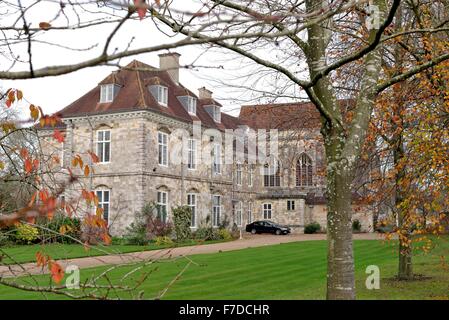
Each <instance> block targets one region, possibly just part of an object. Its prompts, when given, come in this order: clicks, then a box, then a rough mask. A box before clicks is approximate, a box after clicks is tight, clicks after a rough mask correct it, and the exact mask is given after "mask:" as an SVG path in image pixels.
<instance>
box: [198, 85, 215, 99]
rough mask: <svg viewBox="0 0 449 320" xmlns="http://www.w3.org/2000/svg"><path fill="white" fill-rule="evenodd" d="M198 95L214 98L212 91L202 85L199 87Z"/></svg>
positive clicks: (203, 97)
mask: <svg viewBox="0 0 449 320" xmlns="http://www.w3.org/2000/svg"><path fill="white" fill-rule="evenodd" d="M198 97H199V98H200V99H212V91H210V90H208V89H206V87H202V88H199V89H198Z"/></svg>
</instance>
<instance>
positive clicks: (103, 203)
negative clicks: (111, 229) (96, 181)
mask: <svg viewBox="0 0 449 320" xmlns="http://www.w3.org/2000/svg"><path fill="white" fill-rule="evenodd" d="M96 195H97V198H98V208H101V209H103V219H104V220H106V222H108V223H109V205H110V201H111V199H110V191H109V190H106V189H103V190H97V191H96Z"/></svg>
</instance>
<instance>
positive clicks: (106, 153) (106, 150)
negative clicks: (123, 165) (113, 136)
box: [104, 142, 111, 162]
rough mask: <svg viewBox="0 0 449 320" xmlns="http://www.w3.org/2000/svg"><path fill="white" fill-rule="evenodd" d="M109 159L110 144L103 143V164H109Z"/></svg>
mask: <svg viewBox="0 0 449 320" xmlns="http://www.w3.org/2000/svg"><path fill="white" fill-rule="evenodd" d="M110 157H111V143H110V142H105V143H104V162H109V159H110Z"/></svg>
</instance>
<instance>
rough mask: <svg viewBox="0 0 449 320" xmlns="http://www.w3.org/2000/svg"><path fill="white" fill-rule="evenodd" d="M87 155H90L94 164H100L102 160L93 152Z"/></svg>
mask: <svg viewBox="0 0 449 320" xmlns="http://www.w3.org/2000/svg"><path fill="white" fill-rule="evenodd" d="M87 153H88V154H89V155H90V157H91V158H92V162H93V163H98V162H100V158H98V156H97V155H96V154H95V153H93V152H92V151H90V150H89V151H87Z"/></svg>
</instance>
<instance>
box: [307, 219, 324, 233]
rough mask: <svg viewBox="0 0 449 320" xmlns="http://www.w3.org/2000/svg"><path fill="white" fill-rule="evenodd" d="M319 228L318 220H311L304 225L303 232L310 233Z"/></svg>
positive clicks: (315, 231)
mask: <svg viewBox="0 0 449 320" xmlns="http://www.w3.org/2000/svg"><path fill="white" fill-rule="evenodd" d="M320 230H321V226H320V224H319V223H318V222H312V223H309V224H308V225H306V226H305V228H304V233H305V234H312V233H317V232H318V231H320Z"/></svg>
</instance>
